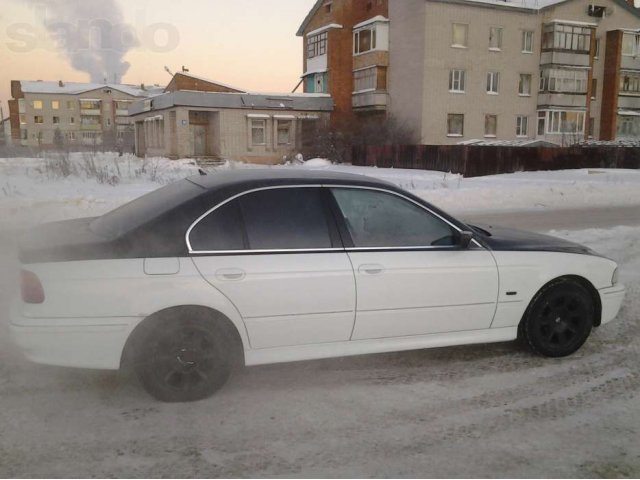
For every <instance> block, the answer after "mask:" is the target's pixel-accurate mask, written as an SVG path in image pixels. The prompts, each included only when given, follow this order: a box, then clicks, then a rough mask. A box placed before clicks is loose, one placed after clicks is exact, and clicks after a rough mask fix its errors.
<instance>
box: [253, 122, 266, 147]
mask: <svg viewBox="0 0 640 480" xmlns="http://www.w3.org/2000/svg"><path fill="white" fill-rule="evenodd" d="M266 144H267V121H266V120H251V145H252V146H259V145H266Z"/></svg>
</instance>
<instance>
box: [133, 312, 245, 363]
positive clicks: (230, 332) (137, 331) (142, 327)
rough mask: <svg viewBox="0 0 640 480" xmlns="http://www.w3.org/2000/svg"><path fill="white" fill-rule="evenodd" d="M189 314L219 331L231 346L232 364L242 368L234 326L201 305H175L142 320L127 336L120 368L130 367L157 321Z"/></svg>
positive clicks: (241, 348)
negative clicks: (202, 318) (200, 317)
mask: <svg viewBox="0 0 640 480" xmlns="http://www.w3.org/2000/svg"><path fill="white" fill-rule="evenodd" d="M187 312H189V313H190V314H192V315H193V314H200V315H203V316H205V317H206V318H207V319H208V320H210V322H211V325H212V326H213V327H214V328H216V329H220V331H221V332H223V334H224V335H225V336H226V338H227V339H228V340H229V341H230V342H231V344H232V355H233V363H234V364H235V365H241V366H244V364H245V358H244V343H243V340H242V336H241V335H240V332H238V329H237V327H236V325H235V324H234V323H233V322H232V321H231V320H230V319H229V318H228V317H227V316H226V315H224V314H223V313H222V312H220V311H218V310H216V309H214V308H211V307H208V306H203V305H177V306H173V307H168V308H164V309H162V310H158V311H157V312H154V313H152V314H151V315H149V316H147V317H146V318H144V319H143V320H142V321H141V322H140V323H139V324H138V325H136V327H135V328H134V329H133V331H132V332H131V333H130V334H129V337H128V338H127V341H126V342H125V345H124V348H123V349H122V354H121V357H120V368H121V369H122V368H125V369H126V368H128V367H130V366H131V365H132V363H133V360H134V357H133V354H134V352H135V351H136V349H137V348H138V346H139V345H140V341H141V340H142V338H143V336H144V334H145V333H146V332H147V331H148V330H149V329H150V328H152V327H153V325H154V324H155V323H157V322H158V321H159V320H162V319H166V318H174V317H176V316H177V315H184V314H185V313H187Z"/></svg>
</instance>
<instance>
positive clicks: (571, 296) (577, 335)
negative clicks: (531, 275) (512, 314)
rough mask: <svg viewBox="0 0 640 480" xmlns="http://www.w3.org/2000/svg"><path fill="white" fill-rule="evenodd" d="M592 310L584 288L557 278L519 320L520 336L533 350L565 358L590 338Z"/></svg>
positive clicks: (593, 315) (534, 300) (568, 280)
mask: <svg viewBox="0 0 640 480" xmlns="http://www.w3.org/2000/svg"><path fill="white" fill-rule="evenodd" d="M595 313H596V312H595V305H594V301H593V298H592V297H591V294H590V293H589V291H588V290H587V289H586V288H585V287H583V286H582V285H581V284H580V283H578V282H576V281H574V280H571V279H561V280H557V281H555V282H552V283H550V284H548V285H546V286H545V287H544V288H543V289H542V290H540V291H539V292H538V293H537V295H536V296H535V297H534V298H533V300H532V301H531V305H530V306H529V308H528V309H527V312H526V313H525V316H524V318H523V319H522V322H521V323H520V328H519V337H520V339H521V340H522V341H523V342H524V343H525V344H526V345H528V346H529V348H531V350H533V351H534V352H535V353H538V354H540V355H544V356H546V357H566V356H567V355H571V354H572V353H574V352H575V351H576V350H578V349H579V348H580V347H581V346H582V345H583V344H584V342H586V341H587V338H589V334H590V333H591V329H592V328H593V323H594V319H595Z"/></svg>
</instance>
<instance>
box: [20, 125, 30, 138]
mask: <svg viewBox="0 0 640 480" xmlns="http://www.w3.org/2000/svg"><path fill="white" fill-rule="evenodd" d="M28 139H29V132H28V130H27V129H26V128H21V129H20V140H28Z"/></svg>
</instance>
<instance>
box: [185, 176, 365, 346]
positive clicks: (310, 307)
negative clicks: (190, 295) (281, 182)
mask: <svg viewBox="0 0 640 480" xmlns="http://www.w3.org/2000/svg"><path fill="white" fill-rule="evenodd" d="M326 194H327V192H326V191H324V190H323V189H321V188H319V187H295V188H291V187H277V188H266V189H261V190H257V191H252V192H248V193H246V194H243V195H240V196H238V197H237V198H234V199H233V200H231V201H229V202H227V203H225V204H223V205H220V206H219V207H218V208H216V209H215V210H213V211H212V212H211V213H209V214H208V215H207V216H205V217H204V218H203V219H202V220H201V221H199V222H198V223H197V224H196V225H195V226H194V227H193V228H192V229H191V231H190V233H189V234H188V238H189V244H190V245H189V249H190V251H191V252H192V258H193V261H194V263H195V265H196V267H197V268H198V270H199V271H200V273H201V274H202V275H203V276H204V278H205V279H206V280H207V281H208V282H209V283H210V284H211V285H212V286H214V287H215V288H217V289H218V290H220V291H221V292H222V293H223V294H224V295H226V296H227V298H229V299H230V300H231V302H233V304H234V305H235V306H236V308H237V309H238V311H239V312H240V314H241V315H242V317H243V319H244V322H245V325H246V328H247V333H248V336H249V340H250V342H251V346H252V348H271V347H282V346H289V345H305V344H312V343H326V342H339V341H347V340H349V338H350V336H351V332H352V331H353V325H354V320H355V284H354V283H355V282H354V279H353V269H352V268H351V263H350V262H349V258H348V256H347V254H346V253H345V251H344V249H343V247H342V244H341V242H340V237H339V235H338V232H337V229H336V225H335V221H334V218H333V216H332V215H331V212H330V211H329V209H328V207H327V202H326V201H324V199H323V196H325V195H326Z"/></svg>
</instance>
